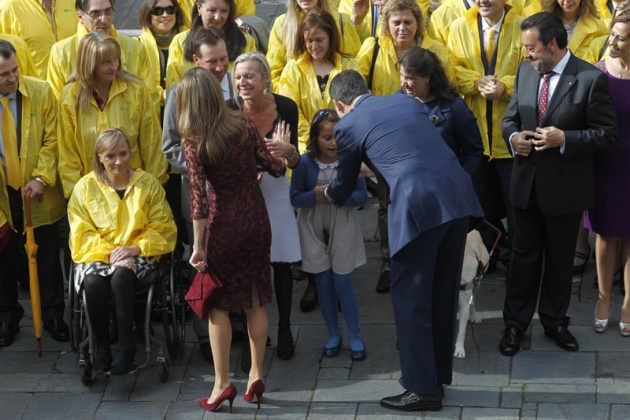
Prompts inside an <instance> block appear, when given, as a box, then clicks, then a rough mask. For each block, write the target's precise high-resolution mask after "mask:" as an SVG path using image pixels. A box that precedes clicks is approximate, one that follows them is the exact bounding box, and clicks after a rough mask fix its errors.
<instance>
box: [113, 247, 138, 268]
mask: <svg viewBox="0 0 630 420" xmlns="http://www.w3.org/2000/svg"><path fill="white" fill-rule="evenodd" d="M138 255H140V248H139V247H137V246H136V245H132V246H121V245H119V246H117V247H116V248H114V250H113V251H112V252H110V253H109V264H110V265H115V266H118V267H125V268H128V269H129V270H131V271H133V272H135V271H136V264H135V263H134V262H133V257H136V256H138Z"/></svg>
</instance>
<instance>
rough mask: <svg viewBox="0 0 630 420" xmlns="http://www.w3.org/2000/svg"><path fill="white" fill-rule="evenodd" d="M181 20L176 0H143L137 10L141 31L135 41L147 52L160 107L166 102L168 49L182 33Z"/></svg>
mask: <svg viewBox="0 0 630 420" xmlns="http://www.w3.org/2000/svg"><path fill="white" fill-rule="evenodd" d="M184 19H185V18H184V14H183V12H182V10H181V7H180V5H179V3H178V0H143V2H142V4H141V5H140V9H139V10H138V22H139V23H140V27H141V28H142V34H141V35H140V36H139V37H138V39H139V40H140V43H142V45H144V48H145V49H146V51H147V57H148V61H149V65H150V67H151V71H152V72H153V75H154V78H155V83H156V91H157V92H159V98H160V104H161V105H162V106H163V105H164V102H165V100H166V89H165V88H166V63H167V62H168V49H169V47H170V45H171V42H172V41H173V38H174V37H175V35H177V34H178V33H180V32H181V31H183V30H184V28H185V20H184Z"/></svg>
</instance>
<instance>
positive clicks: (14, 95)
mask: <svg viewBox="0 0 630 420" xmlns="http://www.w3.org/2000/svg"><path fill="white" fill-rule="evenodd" d="M6 97H8V98H9V99H13V100H16V99H17V91H15V92H11V93H9V94H8V95H2V98H6Z"/></svg>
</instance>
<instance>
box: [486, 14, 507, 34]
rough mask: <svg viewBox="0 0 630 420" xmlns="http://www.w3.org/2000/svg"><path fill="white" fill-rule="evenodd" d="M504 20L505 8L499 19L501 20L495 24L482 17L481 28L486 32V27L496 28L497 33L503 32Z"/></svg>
mask: <svg viewBox="0 0 630 420" xmlns="http://www.w3.org/2000/svg"><path fill="white" fill-rule="evenodd" d="M504 20H505V9H503V14H502V15H501V19H499V21H498V22H497V23H496V25H494V26H490V25H488V22H486V20H485V19H484V18H481V28H482V29H483V30H484V32H485V30H486V29H494V31H495V32H496V33H499V32H501V25H503V21H504Z"/></svg>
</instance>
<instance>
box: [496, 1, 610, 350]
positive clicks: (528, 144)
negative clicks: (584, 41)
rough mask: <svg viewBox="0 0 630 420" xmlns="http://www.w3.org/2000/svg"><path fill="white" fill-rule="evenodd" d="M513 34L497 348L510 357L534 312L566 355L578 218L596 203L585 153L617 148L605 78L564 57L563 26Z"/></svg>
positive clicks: (527, 27) (536, 24) (551, 21)
mask: <svg viewBox="0 0 630 420" xmlns="http://www.w3.org/2000/svg"><path fill="white" fill-rule="evenodd" d="M521 31H522V40H523V47H524V50H525V58H526V59H528V60H529V61H530V63H527V62H523V63H522V64H521V65H520V66H519V69H518V72H517V75H516V80H515V82H514V94H513V95H512V100H511V102H510V105H509V106H508V109H507V111H506V113H505V116H504V118H503V124H502V132H503V137H504V139H505V141H506V142H507V143H508V146H509V147H510V148H511V150H512V152H513V153H514V155H515V159H514V168H513V171H512V179H511V187H510V188H511V192H510V200H511V202H512V206H513V208H514V215H515V225H516V228H515V235H514V253H513V256H512V263H511V265H510V273H509V275H508V279H507V291H506V297H505V305H504V308H503V319H504V322H505V327H506V328H505V330H504V333H503V338H502V339H501V342H500V344H499V351H500V352H501V354H504V355H506V356H512V355H514V354H516V353H517V352H518V350H519V343H520V340H521V339H522V337H523V333H524V331H525V330H526V329H527V327H528V326H529V323H530V322H531V320H532V317H533V316H534V311H535V310H536V304H537V303H538V315H539V317H540V322H541V323H542V325H543V327H544V329H545V335H547V336H548V337H550V338H551V339H552V340H554V341H555V343H556V344H557V345H558V346H559V347H561V348H563V349H565V350H568V351H577V350H578V348H579V346H578V342H577V340H576V339H575V337H574V336H573V335H572V334H571V333H570V332H569V330H568V324H569V318H568V317H567V316H566V313H567V310H568V308H569V302H570V299H571V284H572V277H573V251H574V250H575V243H576V240H577V232H578V227H579V224H580V219H581V215H582V212H583V211H584V210H586V209H588V208H590V207H592V206H593V205H594V203H595V184H594V176H593V153H595V152H597V151H598V150H602V149H604V148H607V147H609V146H611V145H612V144H614V143H615V142H616V141H617V121H616V116H615V115H616V114H615V109H614V107H613V103H612V100H611V97H610V92H609V89H608V78H607V77H606V75H605V74H603V73H602V72H601V71H599V70H598V69H597V68H595V67H594V66H592V65H590V64H588V63H587V62H585V61H583V60H580V59H579V58H577V57H575V56H574V55H573V54H571V52H570V51H569V50H568V49H567V33H566V30H565V28H564V26H563V24H562V20H561V19H560V18H559V17H558V16H556V15H554V14H551V13H548V12H541V13H537V14H535V15H532V16H530V17H529V18H527V19H525V20H524V21H523V22H522V23H521ZM539 290H540V293H539ZM539 294H540V300H539Z"/></svg>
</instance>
